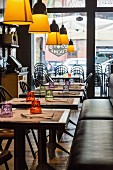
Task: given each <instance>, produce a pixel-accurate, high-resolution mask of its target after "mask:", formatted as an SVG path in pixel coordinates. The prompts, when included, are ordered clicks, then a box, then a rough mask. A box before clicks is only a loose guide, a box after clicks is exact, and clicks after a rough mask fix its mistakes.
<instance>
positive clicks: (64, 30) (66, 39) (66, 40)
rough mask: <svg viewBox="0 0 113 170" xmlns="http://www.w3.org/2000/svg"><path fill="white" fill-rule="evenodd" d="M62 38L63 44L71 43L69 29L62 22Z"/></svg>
mask: <svg viewBox="0 0 113 170" xmlns="http://www.w3.org/2000/svg"><path fill="white" fill-rule="evenodd" d="M60 38H61V44H69V40H68V35H67V30H66V28H65V27H64V25H63V24H62V27H61V28H60Z"/></svg>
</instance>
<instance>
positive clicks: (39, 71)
mask: <svg viewBox="0 0 113 170" xmlns="http://www.w3.org/2000/svg"><path fill="white" fill-rule="evenodd" d="M45 72H46V73H48V70H47V66H46V65H45V64H44V63H36V64H35V66H34V78H36V79H38V80H39V81H40V82H41V83H42V84H43V83H44V82H45V76H44V73H45Z"/></svg>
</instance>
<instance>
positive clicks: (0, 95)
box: [0, 86, 13, 101]
mask: <svg viewBox="0 0 113 170" xmlns="http://www.w3.org/2000/svg"><path fill="white" fill-rule="evenodd" d="M12 98H13V96H12V95H11V94H10V93H9V92H8V91H7V90H6V89H5V88H4V87H3V86H0V101H6V100H8V99H12Z"/></svg>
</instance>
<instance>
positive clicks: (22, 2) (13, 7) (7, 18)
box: [3, 0, 33, 25]
mask: <svg viewBox="0 0 113 170" xmlns="http://www.w3.org/2000/svg"><path fill="white" fill-rule="evenodd" d="M3 22H4V23H5V24H16V25H29V24H30V23H32V22H33V19H32V12H31V8H30V3H29V0H7V1H6V8H5V12H4V21H3Z"/></svg>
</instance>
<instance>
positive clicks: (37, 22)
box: [28, 14, 50, 34]
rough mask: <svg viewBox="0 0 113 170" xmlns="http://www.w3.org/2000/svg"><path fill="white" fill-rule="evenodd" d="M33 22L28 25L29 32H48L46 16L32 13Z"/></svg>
mask: <svg viewBox="0 0 113 170" xmlns="http://www.w3.org/2000/svg"><path fill="white" fill-rule="evenodd" d="M32 17H33V23H31V24H30V26H29V31H28V32H29V33H35V34H38V33H39V34H44V33H45V34H46V33H48V32H50V26H49V21H48V16H47V15H45V14H33V15H32Z"/></svg>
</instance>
